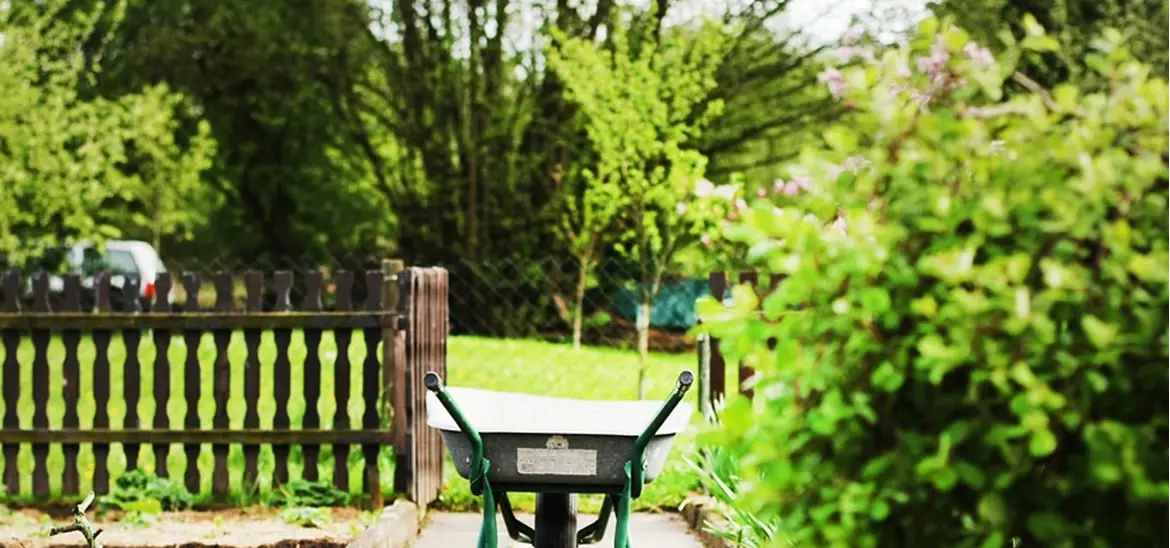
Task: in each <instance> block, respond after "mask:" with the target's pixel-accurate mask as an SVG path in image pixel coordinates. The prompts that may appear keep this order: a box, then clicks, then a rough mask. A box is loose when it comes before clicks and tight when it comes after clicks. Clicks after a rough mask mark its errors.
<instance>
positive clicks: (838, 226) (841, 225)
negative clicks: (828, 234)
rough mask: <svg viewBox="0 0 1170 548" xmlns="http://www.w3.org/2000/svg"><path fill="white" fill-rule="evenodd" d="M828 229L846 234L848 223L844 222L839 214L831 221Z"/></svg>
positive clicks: (843, 218)
mask: <svg viewBox="0 0 1170 548" xmlns="http://www.w3.org/2000/svg"><path fill="white" fill-rule="evenodd" d="M829 228H831V229H833V230H836V231H838V232H840V233H842V234H847V233H848V232H849V223H847V222H845V217H842V216H841V214H840V213H838V214H837V218H836V219H834V220H833V223H832V224H830V225H829Z"/></svg>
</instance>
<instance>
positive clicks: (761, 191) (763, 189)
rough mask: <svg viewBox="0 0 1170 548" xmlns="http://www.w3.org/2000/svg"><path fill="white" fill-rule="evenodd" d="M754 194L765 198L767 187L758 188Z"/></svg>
mask: <svg viewBox="0 0 1170 548" xmlns="http://www.w3.org/2000/svg"><path fill="white" fill-rule="evenodd" d="M756 196H759V197H761V198H767V197H768V189H766V188H760V189H759V190H757V191H756Z"/></svg>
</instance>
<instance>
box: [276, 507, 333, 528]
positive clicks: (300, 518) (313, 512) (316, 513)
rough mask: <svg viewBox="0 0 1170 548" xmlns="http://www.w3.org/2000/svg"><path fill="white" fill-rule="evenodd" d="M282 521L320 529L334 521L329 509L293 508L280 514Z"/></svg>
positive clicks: (286, 509)
mask: <svg viewBox="0 0 1170 548" xmlns="http://www.w3.org/2000/svg"><path fill="white" fill-rule="evenodd" d="M280 520H281V521H283V522H285V523H287V524H289V525H297V526H300V527H310V528H313V529H320V528H322V527H324V526H326V525H329V523H330V522H332V521H333V517H332V515H330V513H329V509H327V508H308V507H292V508H285V509H284V510H283V511H281V512H280Z"/></svg>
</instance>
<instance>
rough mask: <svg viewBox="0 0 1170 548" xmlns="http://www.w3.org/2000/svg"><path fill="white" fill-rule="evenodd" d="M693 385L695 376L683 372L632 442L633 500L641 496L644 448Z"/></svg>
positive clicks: (631, 472) (631, 481)
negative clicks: (651, 418) (655, 412)
mask: <svg viewBox="0 0 1170 548" xmlns="http://www.w3.org/2000/svg"><path fill="white" fill-rule="evenodd" d="M693 384H695V374H694V373H691V372H690V371H683V372H682V373H679V375H678V383H677V384H676V385H675V387H674V392H672V393H671V394H670V397H668V398H666V401H665V402H663V404H662V407H660V408H658V413H657V414H656V415H654V420H652V421H650V424H649V425H647V426H646V429H645V430H643V431H642V433H641V434H639V435H638V439H636V440H634V451H633V454H631V455H630V483H631V488H632V491H633V493H632V494H633V498H638V497H639V496H640V495H641V494H642V484H643V479H644V478H643V474H645V470H643V468H642V463H643V459H644V456H645V453H646V446H647V445H649V444H650V440H651V439H652V438H653V437H654V436H655V435H657V434H658V430H659V429H661V428H662V425H663V424H664V423H665V422H666V419H667V418H669V417H670V414H671V413H673V412H674V409H675V408H676V407H678V404H679V402H681V401H682V399H683V397H685V396H686V395H687V391H688V390H690V389H691V385H693Z"/></svg>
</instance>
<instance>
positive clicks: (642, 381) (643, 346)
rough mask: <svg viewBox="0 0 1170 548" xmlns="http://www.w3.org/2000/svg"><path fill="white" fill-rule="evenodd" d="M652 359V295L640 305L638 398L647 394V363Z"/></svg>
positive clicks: (645, 297)
mask: <svg viewBox="0 0 1170 548" xmlns="http://www.w3.org/2000/svg"><path fill="white" fill-rule="evenodd" d="M649 359H650V296H649V295H645V296H643V297H642V304H641V305H639V306H638V399H642V398H643V397H644V396H645V395H646V363H647V362H648V361H649Z"/></svg>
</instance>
